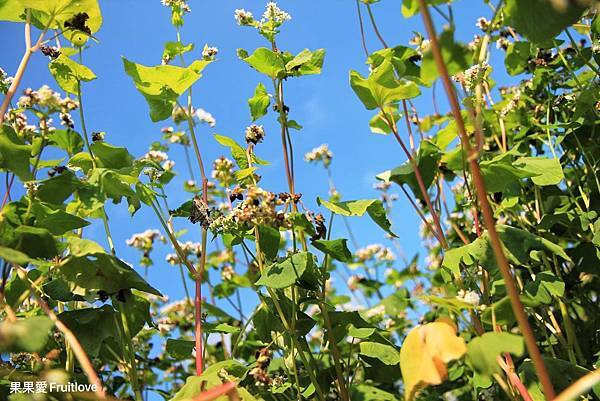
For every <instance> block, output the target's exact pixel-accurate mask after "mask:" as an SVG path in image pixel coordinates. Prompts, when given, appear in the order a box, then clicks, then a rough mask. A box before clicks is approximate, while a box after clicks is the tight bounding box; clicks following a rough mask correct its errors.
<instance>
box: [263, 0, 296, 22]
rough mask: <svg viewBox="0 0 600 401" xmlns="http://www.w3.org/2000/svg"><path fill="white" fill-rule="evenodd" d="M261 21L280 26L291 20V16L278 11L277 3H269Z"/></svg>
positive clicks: (280, 10)
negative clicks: (271, 22)
mask: <svg viewBox="0 0 600 401" xmlns="http://www.w3.org/2000/svg"><path fill="white" fill-rule="evenodd" d="M263 19H265V20H267V21H273V22H275V23H277V24H282V23H284V22H285V21H289V20H291V19H292V16H291V15H289V14H288V13H286V12H285V11H283V10H282V9H280V8H279V7H278V6H277V3H275V2H273V1H270V2H268V3H267V7H266V9H265V12H264V13H263Z"/></svg>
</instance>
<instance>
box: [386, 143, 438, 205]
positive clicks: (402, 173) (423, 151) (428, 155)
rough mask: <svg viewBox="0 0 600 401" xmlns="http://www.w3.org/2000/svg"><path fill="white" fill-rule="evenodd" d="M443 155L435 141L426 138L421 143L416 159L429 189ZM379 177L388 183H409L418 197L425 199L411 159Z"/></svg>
mask: <svg viewBox="0 0 600 401" xmlns="http://www.w3.org/2000/svg"><path fill="white" fill-rule="evenodd" d="M441 157H442V152H441V151H440V149H439V148H438V147H437V146H436V145H435V144H433V142H431V141H429V140H424V141H422V142H421V144H420V145H419V150H418V152H417V156H416V157H415V158H414V160H415V162H416V163H417V165H418V167H419V172H420V173H421V177H422V178H423V183H424V184H425V188H427V189H428V188H429V187H430V186H431V184H432V183H433V180H434V178H435V175H436V174H437V172H438V168H439V164H440V160H441ZM377 179H379V180H382V181H384V182H386V183H388V182H395V183H396V184H398V185H404V184H407V185H408V186H409V187H410V189H411V190H412V191H413V193H414V194H415V196H416V197H417V198H419V199H423V194H422V193H421V189H420V187H419V183H418V181H417V176H416V175H415V172H414V166H413V163H411V162H410V161H407V162H406V163H404V164H403V165H401V166H399V167H396V168H395V169H393V170H388V171H385V172H383V173H380V174H378V175H377Z"/></svg>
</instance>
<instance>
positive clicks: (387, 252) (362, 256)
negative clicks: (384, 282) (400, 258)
mask: <svg viewBox="0 0 600 401" xmlns="http://www.w3.org/2000/svg"><path fill="white" fill-rule="evenodd" d="M356 258H357V259H358V261H359V262H362V263H365V262H367V261H370V260H374V261H376V262H393V261H394V260H396V256H394V253H393V252H392V250H391V249H390V248H388V247H385V246H383V245H381V244H371V245H367V246H366V247H364V248H360V249H358V250H357V251H356Z"/></svg>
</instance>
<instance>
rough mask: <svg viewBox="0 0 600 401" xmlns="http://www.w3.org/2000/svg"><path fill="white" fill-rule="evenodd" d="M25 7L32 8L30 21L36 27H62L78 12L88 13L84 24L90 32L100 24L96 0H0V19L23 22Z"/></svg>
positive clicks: (95, 29)
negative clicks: (51, 17)
mask: <svg viewBox="0 0 600 401" xmlns="http://www.w3.org/2000/svg"><path fill="white" fill-rule="evenodd" d="M27 8H30V9H32V11H33V12H32V23H33V24H34V25H35V26H36V27H38V28H44V27H46V26H48V28H50V29H62V28H63V27H64V23H65V22H66V21H68V20H69V19H71V18H73V16H75V15H76V14H79V13H86V14H87V15H88V19H87V21H86V26H87V27H88V28H89V29H90V31H91V32H92V33H95V32H97V31H98V30H99V29H100V26H102V14H101V12H100V7H99V6H98V1H97V0H0V20H4V21H13V22H24V21H25V15H26V13H25V9H27ZM51 14H53V15H54V18H53V19H52V22H51V20H50V15H51ZM67 32H70V31H67ZM71 32H72V31H71Z"/></svg>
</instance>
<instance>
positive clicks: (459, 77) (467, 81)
mask: <svg viewBox="0 0 600 401" xmlns="http://www.w3.org/2000/svg"><path fill="white" fill-rule="evenodd" d="M489 69H490V65H489V64H488V63H487V62H486V61H484V62H482V63H480V64H475V65H473V66H471V67H469V68H468V69H467V70H465V71H464V72H461V73H459V74H456V75H454V76H453V77H452V79H453V80H455V81H456V82H459V83H460V84H461V85H463V86H464V87H465V89H466V90H467V91H471V90H473V88H475V86H477V84H479V83H481V82H482V81H483V79H484V78H485V74H486V73H487V72H488V71H489Z"/></svg>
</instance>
